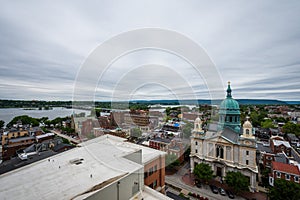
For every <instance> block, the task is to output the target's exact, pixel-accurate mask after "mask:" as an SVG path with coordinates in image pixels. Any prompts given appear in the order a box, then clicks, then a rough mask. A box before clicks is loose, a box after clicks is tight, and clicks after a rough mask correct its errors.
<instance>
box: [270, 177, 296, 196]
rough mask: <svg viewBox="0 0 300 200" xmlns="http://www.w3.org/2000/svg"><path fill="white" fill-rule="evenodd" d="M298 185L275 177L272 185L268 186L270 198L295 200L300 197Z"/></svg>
mask: <svg viewBox="0 0 300 200" xmlns="http://www.w3.org/2000/svg"><path fill="white" fill-rule="evenodd" d="M299 191H300V185H299V184H298V183H294V182H291V181H286V180H284V179H275V181H274V187H271V188H270V193H269V197H270V199H271V200H272V199H276V200H296V199H300V192H299Z"/></svg>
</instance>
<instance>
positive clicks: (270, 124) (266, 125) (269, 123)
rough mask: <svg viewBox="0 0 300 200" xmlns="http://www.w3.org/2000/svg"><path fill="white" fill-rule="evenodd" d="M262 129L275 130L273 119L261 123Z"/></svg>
mask: <svg viewBox="0 0 300 200" xmlns="http://www.w3.org/2000/svg"><path fill="white" fill-rule="evenodd" d="M261 127H263V128H275V126H274V124H273V122H272V120H271V119H267V120H265V121H263V122H261Z"/></svg>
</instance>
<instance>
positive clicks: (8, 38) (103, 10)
mask: <svg viewBox="0 0 300 200" xmlns="http://www.w3.org/2000/svg"><path fill="white" fill-rule="evenodd" d="M299 11H300V1H297V0H295V1H292V0H288V1H274V0H271V1H261V0H258V1H242V0H239V1H238V0H236V1H198V0H195V1H183V0H182V1H166V0H164V1H153V0H151V1H139V0H137V1H111V0H109V1H103V0H101V1H94V2H93V1H83V0H82V1H37V0H36V1H9V0H7V1H1V6H0V71H1V73H0V80H1V81H0V99H27V100H32V99H41V100H71V99H72V95H73V91H74V82H75V80H76V77H77V74H78V73H80V69H81V68H82V65H83V64H84V63H85V61H86V59H88V58H89V55H90V54H91V53H92V52H93V51H94V50H95V49H96V48H97V47H98V46H100V45H101V44H102V43H103V42H105V41H107V40H109V39H111V38H112V37H114V36H116V35H118V34H121V33H124V32H126V31H131V30H134V29H140V28H145V27H155V28H161V29H167V30H173V31H176V32H178V33H180V34H182V35H185V36H187V37H189V38H190V39H191V40H193V41H195V42H196V43H197V44H198V45H200V46H201V47H202V48H203V49H204V50H205V52H206V53H207V55H208V56H209V57H210V59H211V60H212V62H213V63H214V64H215V67H216V69H217V71H218V73H219V76H220V77H221V82H222V84H223V87H224V88H226V84H227V81H229V80H230V81H231V86H232V89H233V97H234V98H240V99H241V98H242V99H280V100H300V73H299V70H300V12H299ZM130 42H134V41H130ZM174 45H176V41H174ZM144 65H147V67H146V68H144V67H143V66H144ZM151 65H152V66H153V68H152V67H151ZM158 66H165V67H162V70H161V71H160V70H158V69H159V67H158ZM168 67H169V70H165V69H167V68H168ZM154 69H155V70H154ZM145 74H146V75H147V74H149V75H150V74H151V77H156V78H157V79H156V81H157V82H156V81H155V79H154V81H153V80H152V82H151V81H149V82H147V81H144V84H142V83H143V80H144V79H147V77H146V76H145ZM136 77H139V78H140V79H141V80H142V81H141V80H138V81H137V82H135V81H134V80H136V79H135V78H136ZM178 77H180V78H178ZM181 78H182V80H181ZM206 78H207V77H206ZM137 79H138V78H137ZM179 79H180V81H178V80H179ZM129 80H130V81H129ZM159 80H167V81H166V82H163V83H160V82H159ZM98 81H99V82H98V86H97V88H95V84H94V83H93V84H91V85H88V84H87V87H91V88H92V90H93V91H95V94H94V96H95V99H97V100H110V99H112V95H114V93H115V91H116V90H118V88H119V91H123V92H124V88H131V89H130V94H127V97H126V94H121V93H119V94H117V96H118V97H119V98H121V99H122V98H125V99H126V98H127V99H128V98H130V99H174V98H178V97H179V98H187V99H188V98H199V99H209V98H210V95H209V91H208V89H207V85H206V82H205V81H204V79H202V78H201V76H199V75H195V72H193V68H192V67H191V65H190V64H189V63H187V62H186V61H184V60H183V59H182V58H180V57H178V56H176V55H173V54H171V53H168V52H164V51H160V50H155V49H141V50H139V51H136V52H132V53H130V54H128V55H124V56H122V57H121V58H119V59H118V60H116V61H115V62H114V63H112V64H111V65H110V66H109V68H108V70H107V71H106V74H105V76H102V77H99V80H98ZM87 82H88V81H87ZM120 86H122V87H120ZM188 87H191V88H192V91H193V92H190V90H189V88H188ZM125 91H126V89H125ZM187 91H189V92H187ZM126 92H127V91H126ZM126 92H125V93H126ZM115 95H116V94H115ZM124 95H125V96H124ZM224 97H225V93H224Z"/></svg>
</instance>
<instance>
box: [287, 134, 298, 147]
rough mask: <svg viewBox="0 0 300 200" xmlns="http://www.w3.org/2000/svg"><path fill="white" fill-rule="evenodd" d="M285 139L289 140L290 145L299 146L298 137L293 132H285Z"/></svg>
mask: <svg viewBox="0 0 300 200" xmlns="http://www.w3.org/2000/svg"><path fill="white" fill-rule="evenodd" d="M286 137H287V140H288V141H289V142H290V144H291V145H294V146H297V147H298V146H300V143H299V138H297V136H296V135H295V134H292V133H289V134H287V136H286Z"/></svg>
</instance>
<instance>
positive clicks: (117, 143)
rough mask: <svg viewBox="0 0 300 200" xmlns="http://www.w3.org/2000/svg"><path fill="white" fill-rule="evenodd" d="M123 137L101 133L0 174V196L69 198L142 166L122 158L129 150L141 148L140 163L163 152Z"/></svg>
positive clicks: (5, 197) (10, 197) (9, 197)
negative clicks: (67, 149) (94, 137)
mask: <svg viewBox="0 0 300 200" xmlns="http://www.w3.org/2000/svg"><path fill="white" fill-rule="evenodd" d="M125 140H126V139H123V138H119V137H116V136H111V135H104V136H101V137H98V138H96V139H93V140H90V141H87V142H84V143H81V144H80V145H81V147H78V148H74V149H71V150H69V151H66V152H63V153H61V154H57V155H55V156H52V157H50V158H47V159H44V160H41V161H38V162H35V163H32V164H30V165H27V166H24V167H22V168H19V169H16V170H14V171H10V172H8V173H5V174H2V175H0V183H1V187H0V197H1V199H41V198H42V199H72V198H74V197H75V196H76V195H78V194H81V193H83V192H85V191H87V190H89V189H90V188H92V187H93V186H95V185H98V184H100V183H102V182H104V181H107V180H110V179H112V178H115V177H120V176H123V175H126V174H127V173H132V172H135V171H136V170H138V169H141V168H142V167H143V166H142V165H140V164H137V163H135V162H132V161H130V160H128V159H126V158H124V156H126V155H128V154H130V153H133V152H136V151H138V150H140V149H142V155H143V156H142V160H143V163H147V162H148V161H151V160H152V159H154V158H156V157H157V156H160V155H164V154H165V153H164V152H161V151H157V150H154V149H150V148H147V147H143V146H139V145H136V144H132V143H128V142H125ZM72 162H73V163H72ZM75 163H77V164H75Z"/></svg>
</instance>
